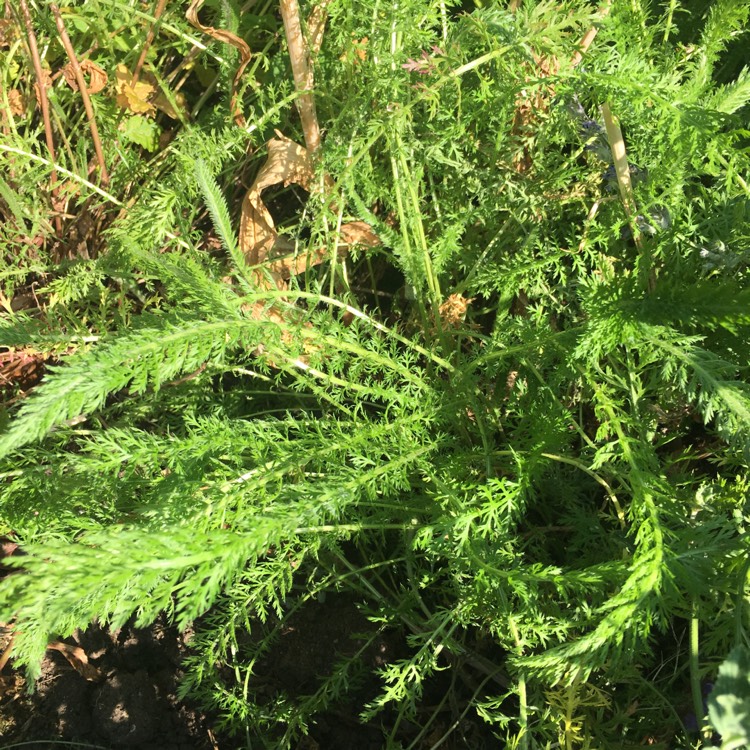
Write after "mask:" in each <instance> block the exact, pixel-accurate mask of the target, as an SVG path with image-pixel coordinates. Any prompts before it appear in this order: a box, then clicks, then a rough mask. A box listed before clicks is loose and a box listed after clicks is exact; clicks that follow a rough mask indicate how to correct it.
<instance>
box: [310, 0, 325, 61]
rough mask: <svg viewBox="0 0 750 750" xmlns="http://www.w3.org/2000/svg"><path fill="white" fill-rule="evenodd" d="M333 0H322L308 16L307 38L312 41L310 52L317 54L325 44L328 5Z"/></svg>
mask: <svg viewBox="0 0 750 750" xmlns="http://www.w3.org/2000/svg"><path fill="white" fill-rule="evenodd" d="M330 3H331V0H321V2H319V3H318V4H317V5H316V6H315V7H314V8H313V9H312V10H311V11H310V15H309V16H308V17H307V38H308V39H309V42H310V52H311V53H312V54H313V55H317V54H318V52H320V48H321V47H322V46H323V32H324V31H325V28H326V21H327V20H328V6H329V5H330Z"/></svg>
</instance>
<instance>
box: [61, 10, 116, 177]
mask: <svg viewBox="0 0 750 750" xmlns="http://www.w3.org/2000/svg"><path fill="white" fill-rule="evenodd" d="M49 8H50V10H51V11H52V15H53V16H54V17H55V25H56V26H57V32H58V34H60V41H61V42H62V46H63V47H64V48H65V53H66V54H67V56H68V60H70V64H71V66H72V67H73V73H74V75H75V77H76V83H78V90H79V91H80V92H81V97H82V99H83V107H84V109H85V110H86V119H87V120H88V121H89V129H90V130H91V139H92V140H93V141H94V150H95V151H96V160H97V161H98V162H99V169H100V170H101V177H102V184H103V185H107V184H109V174H107V165H106V164H105V163H104V152H103V151H102V142H101V140H100V139H99V129H98V128H97V127H96V118H95V117H94V108H93V107H92V106H91V97H90V96H89V92H88V88H87V86H86V79H85V78H84V77H83V72H82V71H81V66H80V64H79V62H78V58H77V57H76V53H75V50H74V49H73V45H72V44H71V43H70V37H69V36H68V32H67V30H66V29H65V24H64V23H63V20H62V16H61V15H60V9H59V8H58V7H57V5H55V3H50V6H49Z"/></svg>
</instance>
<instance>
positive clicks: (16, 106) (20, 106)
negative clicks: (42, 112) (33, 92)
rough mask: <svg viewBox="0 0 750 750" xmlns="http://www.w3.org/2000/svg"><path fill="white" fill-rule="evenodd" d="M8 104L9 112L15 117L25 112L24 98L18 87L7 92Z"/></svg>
mask: <svg viewBox="0 0 750 750" xmlns="http://www.w3.org/2000/svg"><path fill="white" fill-rule="evenodd" d="M8 104H9V105H10V112H11V114H12V115H14V116H15V117H20V116H21V115H22V114H24V113H25V112H26V99H25V97H24V95H23V94H22V93H21V92H20V91H19V90H18V89H11V90H10V91H9V92H8Z"/></svg>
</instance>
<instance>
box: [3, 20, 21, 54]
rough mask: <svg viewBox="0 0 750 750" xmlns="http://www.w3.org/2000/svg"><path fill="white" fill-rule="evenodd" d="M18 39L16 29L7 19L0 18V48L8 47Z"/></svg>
mask: <svg viewBox="0 0 750 750" xmlns="http://www.w3.org/2000/svg"><path fill="white" fill-rule="evenodd" d="M17 37H18V28H17V27H16V25H15V24H14V23H13V21H11V20H10V19H9V18H0V47H10V45H11V44H13V42H14V41H15V40H16V38H17Z"/></svg>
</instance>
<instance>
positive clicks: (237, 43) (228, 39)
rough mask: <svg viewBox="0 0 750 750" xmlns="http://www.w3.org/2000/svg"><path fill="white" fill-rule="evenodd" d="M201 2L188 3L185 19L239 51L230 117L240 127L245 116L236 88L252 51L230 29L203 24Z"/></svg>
mask: <svg viewBox="0 0 750 750" xmlns="http://www.w3.org/2000/svg"><path fill="white" fill-rule="evenodd" d="M203 3H204V0H193V2H192V3H190V7H189V8H188V9H187V11H185V18H187V20H188V21H189V22H190V23H191V24H192V25H193V26H195V28H196V29H199V30H200V31H202V32H203V33H204V34H208V35H209V36H210V37H211V38H212V39H216V41H217V42H222V44H229V45H231V46H232V47H234V48H235V49H236V50H237V51H238V52H239V53H240V65H239V67H238V68H237V72H236V73H235V74H234V80H233V81H232V103H231V108H232V117H234V121H235V123H237V125H239V126H240V127H244V125H245V118H244V116H243V114H242V112H241V111H240V107H239V102H238V96H237V90H238V88H239V84H240V79H241V78H242V74H243V73H244V72H245V68H246V67H247V64H248V63H249V62H250V58H251V57H252V52H251V51H250V47H248V45H247V42H246V41H245V40H244V39H241V38H240V37H238V36H237V35H236V34H233V33H232V32H231V31H227V30H226V29H215V28H214V27H213V26H204V25H203V24H202V23H201V22H200V21H199V20H198V10H199V9H200V7H201V5H203Z"/></svg>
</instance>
